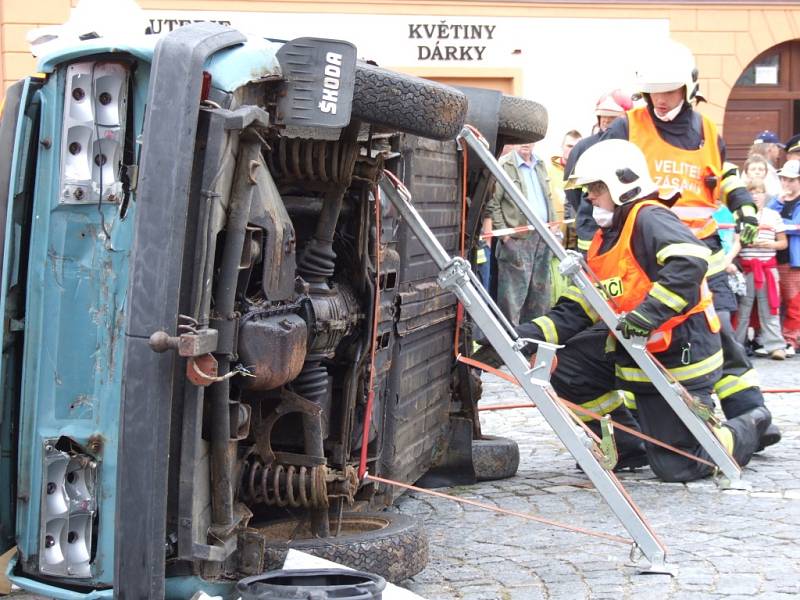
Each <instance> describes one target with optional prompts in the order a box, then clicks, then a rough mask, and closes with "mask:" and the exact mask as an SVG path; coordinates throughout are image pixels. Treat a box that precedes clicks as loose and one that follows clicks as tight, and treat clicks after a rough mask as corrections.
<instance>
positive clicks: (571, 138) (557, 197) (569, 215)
mask: <svg viewBox="0 0 800 600" xmlns="http://www.w3.org/2000/svg"><path fill="white" fill-rule="evenodd" d="M582 137H583V136H582V135H581V134H580V132H579V131H577V130H575V129H572V130H570V131H568V132H567V133H566V134H564V139H563V140H562V142H561V154H559V155H555V156H551V157H550V162H549V163H548V164H547V177H548V178H549V184H550V196H551V197H552V198H553V208H554V209H555V215H556V220H557V221H559V222H560V223H561V234H562V236H563V238H564V247H565V248H575V243H576V241H575V239H574V237H575V226H574V225H573V226H572V227H567V225H566V224H565V223H564V220H566V219H574V218H575V211H574V210H573V209H572V206H570V205H565V201H566V195H565V192H564V167H565V166H566V164H567V160H568V159H569V155H570V154H571V152H572V149H573V148H574V147H575V144H577V143H578V141H580V139H581V138H582Z"/></svg>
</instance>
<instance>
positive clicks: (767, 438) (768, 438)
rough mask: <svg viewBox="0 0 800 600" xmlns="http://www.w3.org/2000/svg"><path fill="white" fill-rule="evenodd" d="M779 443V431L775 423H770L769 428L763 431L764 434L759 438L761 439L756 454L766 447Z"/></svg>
mask: <svg viewBox="0 0 800 600" xmlns="http://www.w3.org/2000/svg"><path fill="white" fill-rule="evenodd" d="M780 441H781V430H780V429H778V426H777V425H775V423H770V424H769V427H767V429H766V430H765V431H764V434H763V435H762V436H761V439H760V440H758V450H756V452H761V451H762V450H763V449H764V448H766V447H767V446H772V445H773V444H777V443H778V442H780Z"/></svg>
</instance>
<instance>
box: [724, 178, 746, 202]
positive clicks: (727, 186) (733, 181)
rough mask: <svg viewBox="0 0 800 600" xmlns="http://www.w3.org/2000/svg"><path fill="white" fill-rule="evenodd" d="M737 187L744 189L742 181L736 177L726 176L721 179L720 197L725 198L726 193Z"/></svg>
mask: <svg viewBox="0 0 800 600" xmlns="http://www.w3.org/2000/svg"><path fill="white" fill-rule="evenodd" d="M739 188H742V189H744V183H742V180H741V179H739V178H738V177H735V176H734V177H726V178H725V179H723V180H722V185H721V186H720V189H721V190H722V198H723V199H726V198H727V197H728V194H730V193H731V192H732V191H733V190H738V189H739Z"/></svg>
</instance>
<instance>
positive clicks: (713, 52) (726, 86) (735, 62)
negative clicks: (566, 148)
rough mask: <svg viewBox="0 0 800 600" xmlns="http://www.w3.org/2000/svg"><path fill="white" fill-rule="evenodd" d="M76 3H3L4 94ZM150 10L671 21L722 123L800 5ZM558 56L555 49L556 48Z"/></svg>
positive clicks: (203, 0) (786, 34)
mask: <svg viewBox="0 0 800 600" xmlns="http://www.w3.org/2000/svg"><path fill="white" fill-rule="evenodd" d="M76 1H77V0H0V24H2V28H1V29H0V44H2V61H0V79H2V81H3V88H2V89H5V88H7V87H8V85H10V84H11V83H12V82H14V81H15V80H17V79H19V78H21V77H24V76H25V75H26V74H28V73H30V72H31V71H33V70H34V60H33V58H32V57H31V56H30V54H28V50H27V44H26V43H25V32H26V31H27V30H29V29H31V28H33V27H36V26H37V25H44V24H54V23H60V22H63V21H64V20H66V19H67V17H68V16H69V10H70V7H71V6H72V5H74V4H75V3H76ZM139 4H140V5H141V6H142V8H145V9H171V10H181V11H186V10H232V11H264V12H314V13H325V12H329V13H330V12H337V13H371V14H372V13H380V14H428V15H463V16H484V15H490V16H495V17H501V16H520V17H523V16H524V17H560V18H598V17H602V18H619V19H630V18H635V19H642V18H645V19H648V18H649V19H663V18H668V19H669V21H670V29H671V31H672V33H673V36H674V37H675V38H676V39H678V40H680V41H682V42H684V43H686V44H687V45H688V46H689V47H690V48H692V49H693V50H694V52H695V55H696V57H697V62H698V68H699V71H700V77H701V82H700V83H701V86H702V88H703V90H704V92H705V94H706V97H707V98H708V100H709V103H708V104H707V105H705V107H704V108H703V111H704V112H705V113H706V114H708V115H709V116H710V117H711V118H712V119H714V120H715V121H716V122H717V123H718V124H719V125H720V126H721V125H722V121H723V117H724V112H725V104H726V102H727V99H728V95H729V94H730V90H731V88H732V87H733V85H734V83H735V82H736V80H737V78H738V77H739V74H740V73H741V72H742V71H743V70H744V68H745V67H746V66H747V64H748V63H749V62H750V61H751V60H752V59H753V58H755V57H756V56H757V55H758V54H760V53H761V52H762V51H764V50H766V49H768V48H769V47H771V46H774V45H776V44H779V43H781V42H784V41H787V40H790V39H794V38H800V5H798V3H796V2H786V3H785V4H772V5H769V6H765V5H759V4H757V3H756V2H754V3H753V4H751V5H749V6H748V5H738V6H735V7H733V6H725V5H698V4H692V3H688V2H685V3H671V4H668V3H664V4H659V5H654V4H638V5H637V4H615V5H603V6H602V7H598V6H597V5H594V6H593V5H591V4H589V3H587V4H583V5H582V4H574V3H569V4H554V3H537V2H513V3H512V2H502V1H500V2H481V1H471V2H463V3H462V2H458V1H457V0H452V1H448V0H438V1H436V0H404V1H403V2H396V1H395V0H371V1H369V2H367V1H358V0H352V1H350V2H335V1H331V2H312V1H310V0H292V1H271V2H270V1H261V0H216V1H214V0H139ZM555 51H557V49H555Z"/></svg>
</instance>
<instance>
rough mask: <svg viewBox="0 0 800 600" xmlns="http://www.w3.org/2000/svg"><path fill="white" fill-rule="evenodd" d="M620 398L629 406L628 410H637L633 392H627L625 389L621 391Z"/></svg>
mask: <svg viewBox="0 0 800 600" xmlns="http://www.w3.org/2000/svg"><path fill="white" fill-rule="evenodd" d="M622 399H623V402H624V403H625V406H626V408H629V409H630V410H638V409H639V405H638V404H636V396H634V394H633V392H629V391H627V390H626V391H623V392H622Z"/></svg>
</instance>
